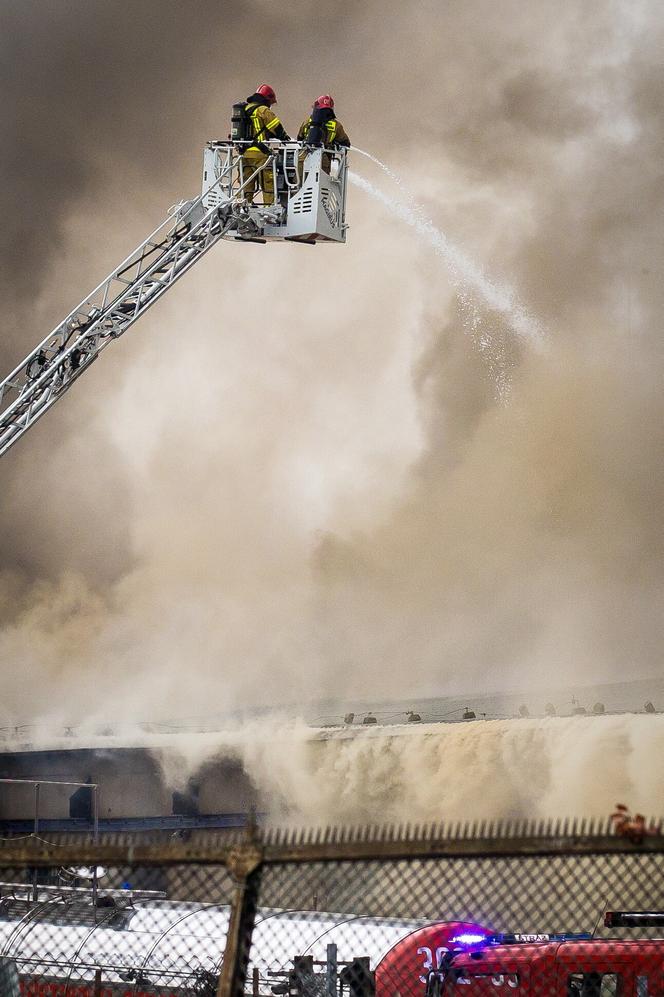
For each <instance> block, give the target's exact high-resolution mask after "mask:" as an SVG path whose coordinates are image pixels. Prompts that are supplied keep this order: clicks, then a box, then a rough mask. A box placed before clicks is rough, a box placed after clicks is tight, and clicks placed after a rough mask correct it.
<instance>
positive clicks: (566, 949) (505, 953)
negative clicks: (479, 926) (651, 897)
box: [443, 938, 664, 997]
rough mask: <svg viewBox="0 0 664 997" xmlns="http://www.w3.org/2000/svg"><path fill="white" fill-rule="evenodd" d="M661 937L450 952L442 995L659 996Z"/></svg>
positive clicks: (663, 981)
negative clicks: (659, 938)
mask: <svg viewBox="0 0 664 997" xmlns="http://www.w3.org/2000/svg"><path fill="white" fill-rule="evenodd" d="M663 971H664V940H639V941H636V940H634V941H632V940H629V941H626V940H623V939H617V938H601V939H600V938H594V939H585V940H582V941H576V940H574V941H571V940H570V941H546V942H532V943H519V944H510V945H491V946H487V947H482V948H479V949H477V950H475V951H468V952H461V953H458V954H457V955H455V957H454V959H453V961H452V963H451V966H450V969H449V970H448V972H447V973H446V975H445V981H444V986H443V997H512V995H513V997H526V995H527V997H662V995H663V991H664V972H663Z"/></svg>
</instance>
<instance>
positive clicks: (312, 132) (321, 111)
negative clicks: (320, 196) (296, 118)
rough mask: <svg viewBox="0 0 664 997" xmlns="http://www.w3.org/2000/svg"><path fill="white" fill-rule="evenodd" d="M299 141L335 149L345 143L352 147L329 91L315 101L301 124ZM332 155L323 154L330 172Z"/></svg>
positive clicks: (324, 165)
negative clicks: (335, 110) (337, 115)
mask: <svg viewBox="0 0 664 997" xmlns="http://www.w3.org/2000/svg"><path fill="white" fill-rule="evenodd" d="M297 139H298V142H305V143H306V144H307V145H324V146H325V148H326V149H334V148H335V147H337V146H340V145H343V146H345V147H346V148H347V149H348V148H350V139H349V138H348V135H347V134H346V130H345V128H344V126H343V125H342V124H341V122H340V121H337V118H336V115H335V113H334V100H333V98H332V97H330V95H329V93H325V94H322V95H321V96H320V97H317V98H316V100H315V101H314V106H313V107H312V109H311V114H310V115H309V117H308V118H306V119H305V120H304V121H303V122H302V124H301V125H300V130H299V132H298V133H297ZM331 161H332V158H331V156H327V155H325V156H323V169H324V170H325V171H326V172H327V173H329V172H330V163H331Z"/></svg>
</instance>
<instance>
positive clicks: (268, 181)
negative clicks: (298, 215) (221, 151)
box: [242, 149, 274, 204]
mask: <svg viewBox="0 0 664 997" xmlns="http://www.w3.org/2000/svg"><path fill="white" fill-rule="evenodd" d="M267 159H268V157H267V156H266V155H265V154H264V153H263V152H261V151H260V149H247V151H246V152H245V154H244V155H243V157H242V164H243V170H244V179H245V180H246V179H247V177H249V176H251V174H252V173H253V172H254V171H255V170H257V169H258V168H259V167H260V166H262V165H263V163H266V162H267ZM258 180H260V187H261V190H262V191H263V204H274V173H273V164H272V163H270V165H269V167H268V168H267V169H266V170H261V172H260V173H259V174H258V176H255V177H254V178H253V180H250V181H249V183H248V184H247V186H246V187H245V188H244V193H245V195H246V198H247V200H248V201H253V198H254V194H255V193H256V189H257V187H258V183H257V181H258Z"/></svg>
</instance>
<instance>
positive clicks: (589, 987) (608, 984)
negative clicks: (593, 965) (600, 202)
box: [567, 973, 623, 997]
mask: <svg viewBox="0 0 664 997" xmlns="http://www.w3.org/2000/svg"><path fill="white" fill-rule="evenodd" d="M622 993H623V983H622V976H621V975H620V974H619V973H572V974H571V975H570V976H568V977H567V997H622Z"/></svg>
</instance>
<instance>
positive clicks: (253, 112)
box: [242, 83, 290, 204]
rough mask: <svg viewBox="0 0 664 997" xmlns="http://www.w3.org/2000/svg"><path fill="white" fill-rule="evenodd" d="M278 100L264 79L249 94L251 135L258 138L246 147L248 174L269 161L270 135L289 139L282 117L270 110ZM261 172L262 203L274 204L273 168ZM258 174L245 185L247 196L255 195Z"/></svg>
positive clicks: (247, 108)
mask: <svg viewBox="0 0 664 997" xmlns="http://www.w3.org/2000/svg"><path fill="white" fill-rule="evenodd" d="M276 103H277V95H276V94H275V92H274V90H273V89H272V87H271V86H269V84H267V83H261V85H260V86H259V87H258V88H257V89H256V93H253V94H252V95H251V97H247V104H246V108H245V113H246V115H247V118H248V119H249V122H250V135H251V137H252V139H254V140H255V144H254V145H251V146H249V148H248V149H246V150H245V153H244V156H243V157H242V158H243V160H244V169H245V174H246V172H247V171H249V175H251V173H253V172H254V170H256V169H257V168H258V167H259V166H261V165H262V164H263V163H265V162H266V160H267V158H268V155H269V148H268V146H266V145H264V143H265V142H266V141H267V140H268V139H271V138H277V139H280V140H281V141H282V142H288V141H289V140H290V137H289V135H288V134H287V132H286V131H285V129H284V126H283V125H282V123H281V121H279V118H278V117H277V116H276V114H274V112H273V111H271V110H270V108H271V107H272V105H273V104H276ZM259 176H260V184H261V188H262V190H263V203H264V204H274V172H273V170H272V165H270V168H269V169H267V170H263V172H262V173H260V174H259ZM256 179H257V178H256V177H254V179H253V180H252V181H251V182H250V183H249V184H248V185H247V186H246V187H245V192H246V195H247V200H248V201H251V200H252V199H253V196H254V193H255V191H256V186H257V184H256Z"/></svg>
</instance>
